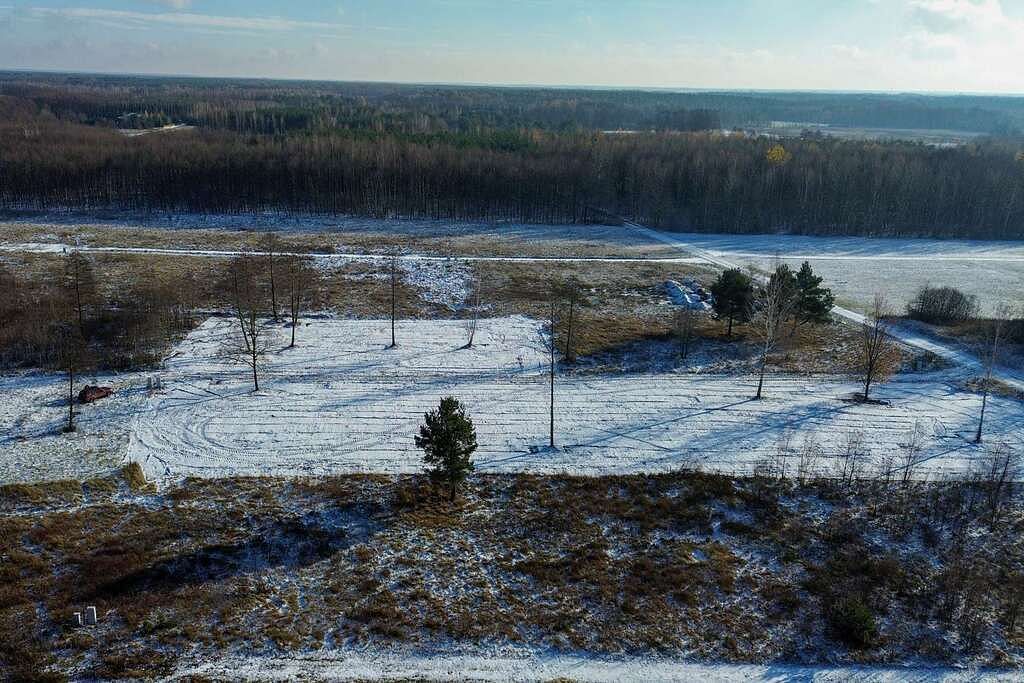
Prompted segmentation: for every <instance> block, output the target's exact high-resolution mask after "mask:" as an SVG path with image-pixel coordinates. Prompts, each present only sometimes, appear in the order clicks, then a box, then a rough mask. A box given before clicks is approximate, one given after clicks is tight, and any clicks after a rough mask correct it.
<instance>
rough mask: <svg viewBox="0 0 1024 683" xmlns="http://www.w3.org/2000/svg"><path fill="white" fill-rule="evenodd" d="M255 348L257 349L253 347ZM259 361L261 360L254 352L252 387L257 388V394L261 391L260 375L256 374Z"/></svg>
mask: <svg viewBox="0 0 1024 683" xmlns="http://www.w3.org/2000/svg"><path fill="white" fill-rule="evenodd" d="M253 348H255V347H253ZM258 360H259V359H258V358H257V356H256V353H255V352H253V354H252V385H253V387H255V391H257V392H258V391H259V390H260V377H259V373H257V372H256V365H257V362H258Z"/></svg>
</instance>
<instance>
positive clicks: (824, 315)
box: [794, 261, 836, 324]
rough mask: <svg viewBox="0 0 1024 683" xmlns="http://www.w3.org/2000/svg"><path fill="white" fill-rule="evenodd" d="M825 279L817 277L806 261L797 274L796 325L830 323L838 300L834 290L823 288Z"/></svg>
mask: <svg viewBox="0 0 1024 683" xmlns="http://www.w3.org/2000/svg"><path fill="white" fill-rule="evenodd" d="M822 280H824V278H822V277H820V276H818V275H815V274H814V271H813V270H811V264H810V263H808V262H807V261H804V263H803V265H802V266H800V270H799V271H798V272H797V274H796V288H797V301H796V315H795V316H794V324H796V323H799V324H803V323H824V322H828V320H829V314H830V313H831V312H832V306H833V305H834V304H835V301H836V298H835V297H834V296H833V295H832V290H831V289H829V288H827V287H822V286H821V283H822Z"/></svg>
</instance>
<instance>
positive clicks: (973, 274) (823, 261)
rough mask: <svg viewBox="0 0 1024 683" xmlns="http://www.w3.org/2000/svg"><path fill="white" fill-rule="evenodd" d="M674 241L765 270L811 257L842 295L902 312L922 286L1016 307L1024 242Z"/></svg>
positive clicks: (684, 236)
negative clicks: (879, 297)
mask: <svg viewBox="0 0 1024 683" xmlns="http://www.w3.org/2000/svg"><path fill="white" fill-rule="evenodd" d="M669 235H670V236H671V238H672V239H674V240H676V241H678V242H679V243H681V244H685V245H691V246H693V247H696V248H697V249H701V250H704V251H706V252H708V253H709V254H710V255H712V256H715V257H722V258H724V259H726V260H728V261H730V262H732V263H737V264H741V265H744V266H752V267H754V268H759V269H761V270H766V271H767V270H770V269H771V268H773V267H774V263H775V261H776V259H778V260H781V261H782V262H783V263H788V264H790V265H791V266H794V267H796V268H799V266H800V264H801V263H802V262H803V261H809V262H810V264H811V266H813V268H814V270H815V272H816V273H817V274H819V275H822V276H824V278H825V282H826V283H827V285H828V286H829V287H831V288H832V290H833V291H834V292H835V293H836V295H837V297H838V298H839V300H840V301H841V302H842V303H843V304H844V305H847V306H849V307H853V308H858V307H859V308H865V307H867V306H869V305H870V304H871V302H872V301H873V300H874V296H875V293H876V292H882V293H884V294H885V295H886V297H887V298H888V300H889V302H890V303H891V304H893V305H894V306H895V307H896V308H897V309H898V310H899V311H900V312H902V311H903V310H904V308H905V307H906V305H907V303H908V302H909V301H910V300H911V299H912V298H913V296H914V295H915V294H916V293H917V291H918V290H919V289H920V288H921V287H923V286H924V285H927V284H931V285H936V286H952V287H957V288H959V289H961V290H963V291H964V292H966V293H968V294H974V295H976V296H977V297H978V300H979V301H980V303H981V304H982V307H983V310H985V311H988V312H991V311H993V310H994V309H995V308H996V307H997V306H998V305H999V304H1003V303H1005V304H1010V305H1019V304H1020V301H1019V297H1020V289H1021V283H1024V242H1007V241H1002V242H998V241H978V240H938V239H880V238H869V237H807V236H798V235H722V234H701V233H670V234H669Z"/></svg>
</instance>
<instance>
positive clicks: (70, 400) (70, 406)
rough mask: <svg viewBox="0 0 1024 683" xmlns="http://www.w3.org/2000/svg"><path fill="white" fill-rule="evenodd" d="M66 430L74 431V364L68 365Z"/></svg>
mask: <svg viewBox="0 0 1024 683" xmlns="http://www.w3.org/2000/svg"><path fill="white" fill-rule="evenodd" d="M67 431H68V432H73V431H75V366H74V364H69V365H68V428H67Z"/></svg>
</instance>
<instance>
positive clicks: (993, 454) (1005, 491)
mask: <svg viewBox="0 0 1024 683" xmlns="http://www.w3.org/2000/svg"><path fill="white" fill-rule="evenodd" d="M1020 469H1021V466H1020V458H1019V456H1018V455H1017V453H1016V452H1015V451H1014V450H1013V448H1011V447H1010V446H1009V444H1006V443H1001V442H1000V443H995V444H992V445H990V446H989V447H988V449H987V452H986V454H985V457H984V458H983V459H982V460H981V462H980V463H979V471H978V473H977V474H978V480H979V481H980V482H981V485H982V489H983V490H984V492H985V507H986V508H987V512H988V523H989V527H990V528H991V529H992V530H995V527H996V525H997V524H998V523H999V518H1000V514H1001V513H1002V510H1003V507H1004V505H1005V503H1006V501H1007V500H1009V499H1010V497H1011V495H1012V493H1013V483H1014V481H1016V479H1017V477H1018V476H1019V475H1020Z"/></svg>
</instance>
